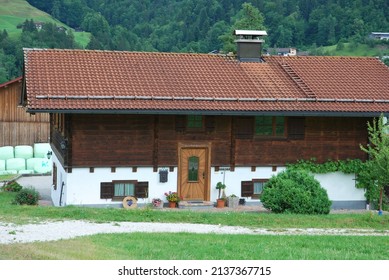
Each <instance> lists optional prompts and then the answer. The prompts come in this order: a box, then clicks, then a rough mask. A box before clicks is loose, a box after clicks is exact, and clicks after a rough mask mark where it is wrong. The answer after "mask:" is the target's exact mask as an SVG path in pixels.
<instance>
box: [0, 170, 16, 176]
mask: <svg viewBox="0 0 389 280" xmlns="http://www.w3.org/2000/svg"><path fill="white" fill-rule="evenodd" d="M10 174H18V171H17V170H4V171H0V175H10Z"/></svg>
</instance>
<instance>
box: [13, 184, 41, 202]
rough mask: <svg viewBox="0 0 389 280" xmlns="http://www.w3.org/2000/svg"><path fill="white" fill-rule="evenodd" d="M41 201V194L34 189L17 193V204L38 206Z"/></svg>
mask: <svg viewBox="0 0 389 280" xmlns="http://www.w3.org/2000/svg"><path fill="white" fill-rule="evenodd" d="M38 200H39V193H38V192H37V191H36V190H35V189H33V188H29V189H22V190H21V191H20V192H18V193H17V195H16V197H15V201H14V203H15V204H20V205H25V204H26V205H37V204H38Z"/></svg>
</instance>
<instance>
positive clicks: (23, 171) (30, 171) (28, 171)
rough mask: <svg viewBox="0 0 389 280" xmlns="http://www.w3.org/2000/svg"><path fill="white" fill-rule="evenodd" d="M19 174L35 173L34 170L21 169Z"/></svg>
mask: <svg viewBox="0 0 389 280" xmlns="http://www.w3.org/2000/svg"><path fill="white" fill-rule="evenodd" d="M18 174H34V170H28V169H26V170H19V171H18Z"/></svg>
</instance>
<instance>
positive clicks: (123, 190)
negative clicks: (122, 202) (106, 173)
mask: <svg viewBox="0 0 389 280" xmlns="http://www.w3.org/2000/svg"><path fill="white" fill-rule="evenodd" d="M113 195H114V197H125V196H129V195H131V196H133V195H135V183H130V182H114V194H113Z"/></svg>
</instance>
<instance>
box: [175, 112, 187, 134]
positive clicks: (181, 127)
mask: <svg viewBox="0 0 389 280" xmlns="http://www.w3.org/2000/svg"><path fill="white" fill-rule="evenodd" d="M175 125H176V127H175V129H176V132H184V131H185V126H186V116H182V115H178V116H176V124H175Z"/></svg>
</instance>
